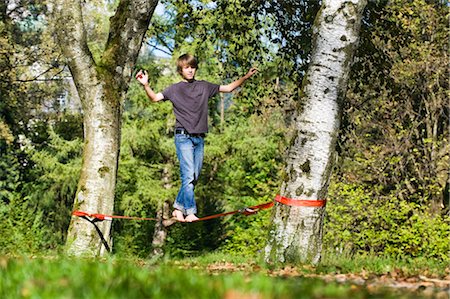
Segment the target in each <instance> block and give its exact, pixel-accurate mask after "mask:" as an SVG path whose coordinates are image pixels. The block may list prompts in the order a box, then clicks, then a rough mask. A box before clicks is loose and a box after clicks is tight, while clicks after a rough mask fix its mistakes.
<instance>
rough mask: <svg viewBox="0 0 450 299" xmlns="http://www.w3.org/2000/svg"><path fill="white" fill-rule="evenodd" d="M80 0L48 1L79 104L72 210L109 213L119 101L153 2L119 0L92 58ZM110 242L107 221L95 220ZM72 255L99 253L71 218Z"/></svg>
mask: <svg viewBox="0 0 450 299" xmlns="http://www.w3.org/2000/svg"><path fill="white" fill-rule="evenodd" d="M81 2H82V1H81V0H76V1H75V0H55V1H53V2H52V4H51V5H49V9H50V11H51V12H52V18H53V19H52V20H53V26H54V27H55V33H56V38H57V40H58V42H59V44H60V46H61V49H62V52H63V54H64V56H65V58H66V60H67V65H68V67H69V69H70V71H71V73H72V77H73V80H74V82H75V86H76V87H77V91H78V94H79V97H80V99H81V103H82V107H83V113H84V114H83V123H84V149H83V164H82V169H81V175H80V180H79V183H78V189H77V192H76V196H75V200H74V209H76V210H82V211H86V212H89V213H101V214H112V211H113V207H114V192H115V186H116V176H117V167H118V157H119V148H120V123H121V103H122V100H123V99H124V97H125V95H126V92H127V90H128V85H129V81H130V78H131V75H132V70H133V66H134V64H135V62H136V59H137V56H138V54H139V50H140V48H141V45H142V41H143V38H144V35H145V33H146V31H147V29H148V25H149V22H150V19H151V17H152V15H153V11H154V9H155V7H156V5H157V3H158V1H156V0H133V1H129V0H120V2H119V5H118V8H117V10H116V12H115V15H114V16H113V17H112V18H111V19H110V32H109V37H108V41H107V43H106V46H105V50H104V52H103V55H102V57H101V59H100V60H99V61H94V59H93V56H92V53H91V52H90V50H89V47H88V44H87V37H86V30H85V27H84V24H83V16H82V4H81ZM97 225H98V227H99V229H100V231H101V233H102V234H103V236H104V238H105V240H107V241H108V240H109V234H110V229H111V222H109V221H104V222H98V223H97ZM66 251H67V253H68V254H71V255H90V256H96V255H101V254H102V253H103V251H104V246H103V244H102V241H101V238H100V235H99V233H98V232H97V231H96V230H95V227H94V225H93V224H91V223H89V222H88V221H86V220H84V219H81V218H78V217H72V219H71V222H70V226H69V230H68V236H67V241H66Z"/></svg>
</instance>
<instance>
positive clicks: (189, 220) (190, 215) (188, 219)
mask: <svg viewBox="0 0 450 299" xmlns="http://www.w3.org/2000/svg"><path fill="white" fill-rule="evenodd" d="M196 220H198V217H197V216H195V215H194V214H189V215H187V216H186V218H185V221H186V222H192V221H196Z"/></svg>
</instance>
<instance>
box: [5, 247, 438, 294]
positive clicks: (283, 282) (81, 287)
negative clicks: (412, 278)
mask: <svg viewBox="0 0 450 299" xmlns="http://www.w3.org/2000/svg"><path fill="white" fill-rule="evenodd" d="M334 261H335V263H333V262H332V260H325V261H324V263H323V264H322V265H320V266H318V267H311V266H309V267H306V266H304V267H300V266H299V267H290V268H289V267H287V268H285V269H281V270H282V271H281V270H280V269H272V270H270V269H267V268H265V267H264V265H263V264H262V263H260V262H258V261H254V260H249V259H248V258H243V257H236V256H229V255H225V254H207V255H204V256H201V257H196V258H186V259H176V260H173V259H166V260H163V261H160V262H159V263H152V262H149V261H147V260H141V259H125V258H117V257H109V258H106V259H76V258H68V257H64V256H61V257H37V258H29V257H6V256H4V257H0V298H8V299H9V298H227V299H231V298H236V299H237V298H239V299H245V298H421V296H420V294H417V293H413V292H398V291H392V290H386V289H383V288H381V289H380V288H379V289H376V290H370V291H369V290H368V289H367V288H366V287H365V286H363V285H355V284H352V283H348V284H345V283H344V284H342V283H337V282H330V281H328V282H326V281H324V280H322V279H318V278H308V277H305V276H304V275H298V274H299V271H300V272H302V273H306V272H308V271H309V272H310V273H316V274H317V273H336V271H337V270H336V269H337V267H340V268H341V270H339V271H341V272H343V271H347V270H348V271H350V272H353V271H358V270H359V269H367V270H366V271H372V269H373V271H381V272H383V271H386V269H387V268H388V266H387V264H386V263H388V262H392V261H390V260H379V261H378V262H377V261H376V259H375V258H374V259H373V260H372V261H370V260H368V259H362V258H361V259H353V260H351V261H350V260H345V261H346V262H345V263H344V262H343V261H338V260H334ZM372 263H375V266H373V268H370V265H371V264H372ZM405 265H407V266H408V265H411V264H405ZM436 267H437V268H436V271H437V272H436V273H438V272H440V271H445V270H444V269H441V267H442V266H440V265H436ZM428 268H429V269H434V268H433V267H428ZM286 269H290V270H289V271H287V270H286ZM383 269H384V270H383ZM277 271H278V272H277ZM283 271H284V272H283ZM415 271H417V269H416V268H415V266H414V267H412V269H411V273H415ZM381 272H377V273H381Z"/></svg>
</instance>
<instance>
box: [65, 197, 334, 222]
mask: <svg viewBox="0 0 450 299" xmlns="http://www.w3.org/2000/svg"><path fill="white" fill-rule="evenodd" d="M275 201H276V202H279V203H281V204H284V205H288V206H294V207H323V206H325V204H326V202H327V201H326V200H303V199H291V198H287V197H283V196H281V195H277V196H276V197H275ZM273 205H274V202H273V201H271V202H267V203H263V204H260V205H256V206H251V207H247V208H244V209H240V210H235V211H231V212H226V213H220V214H215V215H210V216H205V217H202V218H199V219H198V220H195V221H192V222H198V221H203V220H209V219H214V218H219V217H223V216H228V215H233V214H237V213H241V214H244V215H246V216H248V215H252V214H255V213H257V212H258V211H260V210H264V209H269V208H271V207H273ZM72 215H74V216H78V217H89V218H93V219H97V221H103V220H112V219H130V220H158V219H156V218H143V217H132V216H116V215H104V214H90V213H86V212H82V211H73V212H72Z"/></svg>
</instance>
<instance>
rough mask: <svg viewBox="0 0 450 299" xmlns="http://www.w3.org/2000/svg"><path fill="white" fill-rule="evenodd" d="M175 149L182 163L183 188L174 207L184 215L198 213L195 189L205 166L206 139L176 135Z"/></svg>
mask: <svg viewBox="0 0 450 299" xmlns="http://www.w3.org/2000/svg"><path fill="white" fill-rule="evenodd" d="M175 147H176V150H177V157H178V160H179V161H180V178H181V187H180V191H179V192H178V195H177V198H176V200H175V203H174V204H173V207H174V208H175V209H177V210H180V211H181V212H183V214H184V215H190V214H195V213H197V205H196V203H195V198H194V188H195V184H196V183H197V180H198V177H199V175H200V171H201V169H202V164H203V154H204V138H203V137H200V136H198V137H197V136H195V137H194V136H191V135H186V134H175Z"/></svg>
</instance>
